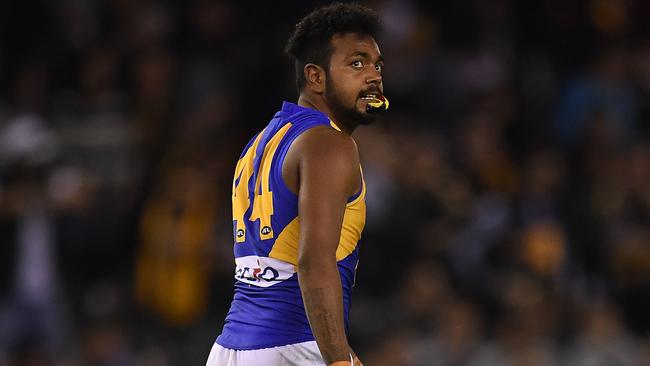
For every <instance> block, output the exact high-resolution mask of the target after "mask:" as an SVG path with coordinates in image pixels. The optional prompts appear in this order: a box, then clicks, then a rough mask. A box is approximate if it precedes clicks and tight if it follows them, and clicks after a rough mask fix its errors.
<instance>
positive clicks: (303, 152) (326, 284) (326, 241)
mask: <svg viewBox="0 0 650 366" xmlns="http://www.w3.org/2000/svg"><path fill="white" fill-rule="evenodd" d="M300 140H301V141H300V143H299V145H298V146H297V147H296V151H295V153H296V154H297V155H298V158H297V160H298V164H297V166H298V181H299V184H298V185H299V189H298V197H299V202H298V210H299V217H300V244H299V253H298V281H299V283H300V289H301V292H302V297H303V301H304V304H305V310H306V312H307V317H308V319H309V324H310V326H311V329H312V332H313V333H314V337H315V338H316V342H317V343H318V347H319V349H320V351H321V354H322V355H323V358H324V359H325V361H326V362H327V363H328V364H330V363H336V364H338V362H337V361H345V362H347V363H344V364H346V365H349V362H350V353H351V352H352V351H351V349H350V346H349V344H348V341H347V337H346V335H345V326H344V322H343V299H342V290H341V277H340V274H339V271H338V267H337V264H336V248H337V247H338V244H339V239H340V235H341V225H342V222H343V215H344V212H345V205H346V202H347V198H348V197H349V196H350V195H352V194H353V193H354V192H356V191H357V190H358V189H359V188H360V185H361V182H360V173H359V160H358V159H359V158H358V153H357V150H356V145H355V144H354V142H353V141H352V139H351V138H350V137H349V136H347V135H344V134H341V133H339V132H336V131H333V130H331V129H325V128H323V129H319V128H316V129H314V130H311V131H309V132H307V133H305V135H303V136H301V139H300ZM296 143H298V141H296ZM294 156H296V155H294ZM342 364H343V363H342Z"/></svg>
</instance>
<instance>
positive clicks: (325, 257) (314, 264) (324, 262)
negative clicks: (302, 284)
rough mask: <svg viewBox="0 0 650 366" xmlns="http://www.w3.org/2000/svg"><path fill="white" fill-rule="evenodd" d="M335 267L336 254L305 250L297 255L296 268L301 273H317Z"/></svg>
mask: <svg viewBox="0 0 650 366" xmlns="http://www.w3.org/2000/svg"><path fill="white" fill-rule="evenodd" d="M330 267H333V268H336V255H335V254H331V255H329V254H324V253H319V252H312V251H305V252H303V253H300V255H299V256H298V268H299V271H300V272H303V274H307V273H318V272H323V271H326V270H327V269H328V268H330Z"/></svg>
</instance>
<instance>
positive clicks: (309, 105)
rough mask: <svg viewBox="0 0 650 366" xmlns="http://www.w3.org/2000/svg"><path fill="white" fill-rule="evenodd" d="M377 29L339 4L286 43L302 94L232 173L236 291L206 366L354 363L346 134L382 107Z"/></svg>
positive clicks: (369, 17)
mask: <svg viewBox="0 0 650 366" xmlns="http://www.w3.org/2000/svg"><path fill="white" fill-rule="evenodd" d="M379 28H380V22H379V20H378V18H377V16H376V15H375V14H374V13H373V12H372V11H371V10H369V9H367V8H364V7H362V6H359V5H350V4H340V3H337V4H332V5H329V6H326V7H323V8H319V9H316V10H315V11H313V12H312V13H310V14H309V15H307V16H306V17H305V18H303V19H302V20H301V21H300V22H299V23H298V24H297V25H296V29H295V31H294V33H293V34H292V35H291V37H290V39H289V41H288V42H287V47H286V51H287V53H288V54H289V55H291V56H292V57H293V58H294V59H295V65H296V81H297V86H298V90H299V92H300V96H299V98H298V104H297V105H296V104H293V103H288V102H284V103H283V105H282V109H281V110H280V111H279V112H278V113H276V114H275V117H274V118H273V119H272V120H271V121H270V122H269V124H268V126H267V127H266V128H265V129H264V130H263V131H262V132H260V133H259V134H258V135H257V136H255V137H254V138H253V139H252V140H251V141H250V142H249V143H248V145H247V146H246V147H245V149H244V152H243V153H242V155H241V158H240V160H239V162H238V163H237V167H236V168H235V177H234V181H233V196H232V199H233V226H234V229H233V234H234V240H235V244H234V252H235V258H236V259H235V262H236V272H235V278H236V283H235V295H234V298H233V301H232V305H231V308H230V311H229V312H228V315H227V317H226V321H225V324H224V328H223V332H222V333H221V335H220V336H219V337H218V338H217V341H216V343H215V344H214V346H213V348H212V351H211V353H210V356H209V358H208V362H207V364H208V366H216V365H219V366H223V365H239V366H241V365H256V366H265V365H269V366H271V365H273V366H275V365H334V366H341V365H347V366H349V365H351V364H354V365H361V362H360V361H359V359H358V358H357V357H356V356H355V354H354V352H353V351H352V349H351V348H350V345H349V344H348V341H347V337H346V330H347V327H348V313H349V309H350V303H351V290H352V286H353V285H354V277H355V271H356V267H357V262H358V248H357V242H358V240H359V238H360V237H361V232H362V230H363V227H364V225H365V210H366V208H365V183H364V181H363V177H362V173H361V169H360V164H359V155H358V151H357V147H356V144H355V142H354V140H353V139H352V137H351V136H350V134H351V133H352V131H353V130H354V129H355V128H356V127H357V126H358V125H361V124H367V123H370V122H371V121H373V120H374V119H375V116H376V112H377V111H381V110H384V109H386V108H387V103H388V102H387V101H386V99H385V98H384V97H383V85H382V68H383V61H382V56H381V54H380V52H379V48H378V46H377V43H376V42H375V37H376V35H377V33H378V32H379Z"/></svg>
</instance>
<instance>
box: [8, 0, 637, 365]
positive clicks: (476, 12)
mask: <svg viewBox="0 0 650 366" xmlns="http://www.w3.org/2000/svg"><path fill="white" fill-rule="evenodd" d="M318 4H320V3H319V2H314V1H301V2H236V1H202V0H194V1H186V2H174V1H163V0H140V1H128V0H103V1H75V0H66V1H54V0H40V1H3V2H2V3H1V4H0V242H1V244H0V365H2V366H4V365H120V366H126V365H151V366H153V365H189V364H198V365H200V364H203V362H204V360H205V358H206V357H207V354H208V352H209V349H210V347H211V344H212V342H213V340H214V338H215V337H216V335H217V333H218V331H219V330H220V327H221V322H222V320H223V317H224V315H225V312H226V310H227V306H228V303H229V301H230V299H231V296H232V271H233V259H232V254H231V245H232V239H231V234H230V233H231V216H230V215H231V214H230V206H229V205H230V194H231V192H230V187H231V178H232V171H233V167H234V164H235V160H236V158H237V156H238V154H239V153H240V149H241V148H242V147H243V146H244V144H245V142H246V141H247V140H248V138H250V136H251V135H252V134H253V133H254V132H256V131H257V130H259V129H260V128H261V127H262V126H263V125H264V124H266V122H267V121H268V119H269V118H270V117H271V116H272V115H273V113H274V112H275V111H276V110H277V109H278V108H279V107H280V105H281V101H282V100H290V101H293V100H295V99H296V92H295V90H294V87H293V85H294V83H293V71H292V65H291V63H290V62H289V60H288V59H287V58H286V57H285V56H284V55H283V52H282V49H283V46H284V42H285V40H286V38H287V37H288V35H289V33H290V31H291V29H292V27H293V25H294V24H295V22H296V21H297V20H298V19H299V17H300V16H302V15H304V14H306V13H307V12H308V11H310V10H311V9H313V8H314V7H315V6H316V5H318ZM366 4H367V5H370V6H372V7H374V8H375V9H376V10H377V11H378V12H379V13H380V14H381V16H382V18H383V19H384V22H385V25H386V35H385V37H384V39H382V40H381V42H380V46H381V49H382V52H383V54H384V55H385V58H386V74H385V90H386V93H387V96H388V97H389V98H390V100H391V110H390V112H389V113H388V114H386V116H385V118H384V120H383V121H382V122H380V123H377V124H375V125H373V126H371V127H362V128H360V129H358V131H357V132H356V134H355V136H356V139H357V141H358V144H359V145H360V151H361V156H362V160H363V164H364V171H365V174H366V179H367V182H368V198H367V199H368V212H369V213H368V223H367V228H366V231H365V233H364V236H363V239H362V242H361V248H362V249H361V258H362V260H361V263H360V265H359V271H358V277H357V288H356V291H355V298H354V304H353V309H352V328H351V334H352V338H351V341H352V344H353V345H354V347H355V349H356V350H357V351H358V352H359V353H360V355H361V356H362V360H364V361H365V363H366V364H367V365H371V366H375V365H578V366H579V365H596V364H598V365H648V364H649V363H648V360H650V335H649V332H648V330H649V329H650V324H649V319H650V317H649V316H648V309H650V296H649V295H650V287H649V286H650V285H649V282H650V250H649V248H650V229H649V228H650V225H649V224H650V222H649V221H650V146H649V145H648V134H649V128H648V127H649V126H650V124H649V123H648V121H649V119H650V99H649V97H650V22H648V19H650V2H647V1H644V0H636V1H623V0H581V1H560V0H534V1H525V2H521V1H513V0H510V1H508V0H493V1H488V0H463V1H445V2H429V1H414V0H413V1H369V2H367V3H366Z"/></svg>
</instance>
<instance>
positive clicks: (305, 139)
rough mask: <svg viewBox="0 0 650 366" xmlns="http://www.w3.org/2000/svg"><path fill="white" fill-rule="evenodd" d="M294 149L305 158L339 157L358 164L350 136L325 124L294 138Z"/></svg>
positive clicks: (357, 156)
mask: <svg viewBox="0 0 650 366" xmlns="http://www.w3.org/2000/svg"><path fill="white" fill-rule="evenodd" d="M296 143H297V145H296V150H297V152H299V153H300V154H301V155H302V156H303V157H304V158H305V159H308V160H313V159H316V160H322V159H331V158H336V159H341V160H343V161H347V162H349V163H350V164H353V165H358V163H359V152H358V150H357V145H356V143H355V142H354V140H353V139H352V137H350V136H348V135H346V134H344V133H341V132H339V131H336V130H334V129H332V128H329V127H326V126H322V127H321V126H319V127H314V128H312V129H310V130H308V131H306V132H305V133H303V134H302V135H301V136H300V137H299V138H298V139H297V140H296Z"/></svg>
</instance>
